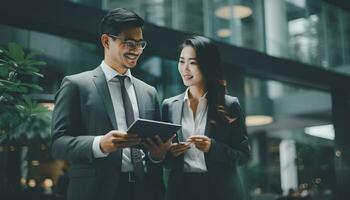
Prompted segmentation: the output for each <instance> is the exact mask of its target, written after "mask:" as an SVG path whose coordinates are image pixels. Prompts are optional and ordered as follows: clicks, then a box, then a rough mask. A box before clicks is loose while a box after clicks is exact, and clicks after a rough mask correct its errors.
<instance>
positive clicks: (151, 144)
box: [146, 138, 158, 149]
mask: <svg viewBox="0 0 350 200" xmlns="http://www.w3.org/2000/svg"><path fill="white" fill-rule="evenodd" d="M146 141H147V143H148V144H149V145H150V146H151V147H152V148H154V149H156V148H158V145H156V144H155V143H154V142H153V140H152V139H151V138H147V139H146Z"/></svg>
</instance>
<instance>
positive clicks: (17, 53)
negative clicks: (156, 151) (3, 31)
mask: <svg viewBox="0 0 350 200" xmlns="http://www.w3.org/2000/svg"><path fill="white" fill-rule="evenodd" d="M8 50H9V56H10V57H11V58H12V59H13V60H16V61H21V60H24V51H23V49H22V47H21V46H20V45H19V44H17V43H12V42H11V43H9V45H8Z"/></svg>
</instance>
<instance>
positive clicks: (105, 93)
mask: <svg viewBox="0 0 350 200" xmlns="http://www.w3.org/2000/svg"><path fill="white" fill-rule="evenodd" d="M93 81H94V84H95V86H96V88H97V91H98V93H99V94H100V96H101V99H102V102H103V104H104V106H105V109H106V112H107V114H108V117H109V119H110V120H111V123H112V125H113V128H114V129H115V130H118V126H117V120H116V117H115V113H114V108H113V103H112V98H111V95H110V93H109V89H108V85H107V81H106V77H105V75H104V73H103V71H102V69H101V67H98V68H96V69H95V70H94V71H93Z"/></svg>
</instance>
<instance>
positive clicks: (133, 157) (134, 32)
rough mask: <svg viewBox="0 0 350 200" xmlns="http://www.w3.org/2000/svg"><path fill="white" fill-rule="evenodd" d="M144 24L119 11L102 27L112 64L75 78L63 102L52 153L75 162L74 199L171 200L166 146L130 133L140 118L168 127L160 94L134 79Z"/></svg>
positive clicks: (61, 94)
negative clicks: (164, 163) (166, 175)
mask: <svg viewBox="0 0 350 200" xmlns="http://www.w3.org/2000/svg"><path fill="white" fill-rule="evenodd" d="M143 24H144V21H143V19H142V18H140V17H139V16H138V15H137V14H135V13H133V12H131V11H128V10H126V9H122V8H117V9H113V10H111V11H109V12H108V13H107V14H106V15H105V16H104V17H103V19H102V21H101V24H100V26H101V27H100V29H101V30H100V37H101V43H102V45H103V47H104V60H103V61H102V63H101V65H100V66H99V67H97V68H96V69H94V70H92V71H87V72H83V73H80V74H76V75H72V76H67V77H65V78H64V79H63V81H62V85H61V88H60V89H59V91H58V92H57V95H56V105H55V109H54V112H53V121H52V134H53V135H52V145H51V152H52V155H53V157H54V158H57V159H64V160H69V161H70V162H71V163H72V166H71V170H70V173H69V175H70V176H69V178H70V182H69V186H68V194H67V196H68V199H69V200H70V199H71V200H72V199H74V200H77V199H79V200H85V199H104V200H112V199H113V200H118V199H123V200H124V199H126V200H129V199H130V200H133V199H135V200H136V199H141V198H142V199H149V200H157V199H162V198H163V193H164V185H163V181H162V180H163V179H162V166H161V164H160V162H159V161H160V160H162V159H163V157H164V154H165V152H166V151H167V150H168V149H169V147H170V144H171V139H169V140H168V141H166V142H164V143H163V142H162V141H160V139H159V137H158V138H157V140H156V141H153V140H150V139H148V140H146V142H143V144H144V146H145V147H147V148H142V149H138V148H135V145H138V144H140V142H141V139H140V138H139V137H138V136H137V135H135V134H128V133H126V130H127V128H128V127H129V126H130V125H131V123H132V122H133V121H134V120H135V119H136V118H145V119H151V120H160V111H159V102H158V99H157V91H156V89H155V88H154V87H152V86H150V85H147V84H146V83H144V82H142V81H141V80H139V79H137V78H135V77H133V76H132V75H131V72H130V69H132V68H134V67H135V66H136V64H137V60H138V58H139V56H140V55H141V53H142V51H143V49H144V48H145V46H146V42H145V41H144V40H143V35H142V27H143Z"/></svg>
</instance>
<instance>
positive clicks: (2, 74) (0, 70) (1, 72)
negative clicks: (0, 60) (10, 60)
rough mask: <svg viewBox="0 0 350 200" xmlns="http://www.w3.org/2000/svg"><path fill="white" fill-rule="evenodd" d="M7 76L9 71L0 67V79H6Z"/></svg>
mask: <svg viewBox="0 0 350 200" xmlns="http://www.w3.org/2000/svg"><path fill="white" fill-rule="evenodd" d="M8 74H9V69H8V68H6V67H3V66H2V65H1V66H0V77H4V78H7V76H8Z"/></svg>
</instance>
